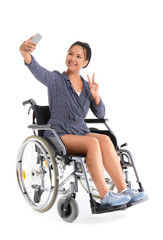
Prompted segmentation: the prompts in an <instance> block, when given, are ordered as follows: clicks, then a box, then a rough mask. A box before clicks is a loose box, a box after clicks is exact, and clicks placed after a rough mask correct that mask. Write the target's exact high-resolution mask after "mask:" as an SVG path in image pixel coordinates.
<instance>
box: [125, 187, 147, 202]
mask: <svg viewBox="0 0 163 240" xmlns="http://www.w3.org/2000/svg"><path fill="white" fill-rule="evenodd" d="M121 194H123V195H124V196H127V195H128V196H130V197H131V200H130V201H129V203H134V202H137V201H140V200H143V199H146V198H147V194H146V193H145V192H139V191H138V190H135V189H130V188H127V189H125V190H123V191H122V192H121Z"/></svg>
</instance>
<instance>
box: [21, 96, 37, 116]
mask: <svg viewBox="0 0 163 240" xmlns="http://www.w3.org/2000/svg"><path fill="white" fill-rule="evenodd" d="M22 104H23V106H25V105H27V104H30V105H31V106H30V108H29V110H28V114H30V111H31V109H34V105H36V102H35V100H33V99H32V98H31V99H29V100H27V101H24V102H23V103H22Z"/></svg>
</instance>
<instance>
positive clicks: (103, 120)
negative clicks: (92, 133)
mask: <svg viewBox="0 0 163 240" xmlns="http://www.w3.org/2000/svg"><path fill="white" fill-rule="evenodd" d="M107 121H108V119H107V118H97V119H95V118H94V119H92V118H91V119H85V122H86V123H106V122H107Z"/></svg>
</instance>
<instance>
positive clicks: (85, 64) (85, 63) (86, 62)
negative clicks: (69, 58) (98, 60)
mask: <svg viewBox="0 0 163 240" xmlns="http://www.w3.org/2000/svg"><path fill="white" fill-rule="evenodd" d="M87 64H88V60H86V61H85V62H84V65H83V68H84V67H85V66H87Z"/></svg>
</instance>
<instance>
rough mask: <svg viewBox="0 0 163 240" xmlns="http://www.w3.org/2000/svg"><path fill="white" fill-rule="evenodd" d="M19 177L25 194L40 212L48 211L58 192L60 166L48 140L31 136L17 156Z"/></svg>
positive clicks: (32, 205)
mask: <svg viewBox="0 0 163 240" xmlns="http://www.w3.org/2000/svg"><path fill="white" fill-rule="evenodd" d="M16 173H17V179H18V184H19V187H20V189H21V191H22V193H23V196H24V197H25V199H26V200H27V202H28V203H29V204H30V205H31V207H32V208H33V209H34V210H36V211H38V212H45V211H48V210H49V209H50V208H51V207H52V206H53V204H54V202H55V200H56V197H57V193H58V168H57V163H56V160H55V152H54V150H53V149H52V148H51V146H50V145H49V144H48V143H47V141H46V140H45V139H44V138H42V137H39V136H30V137H28V138H27V139H26V140H25V141H24V142H23V144H22V146H21V148H20V150H19V153H18V157H17V168H16Z"/></svg>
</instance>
